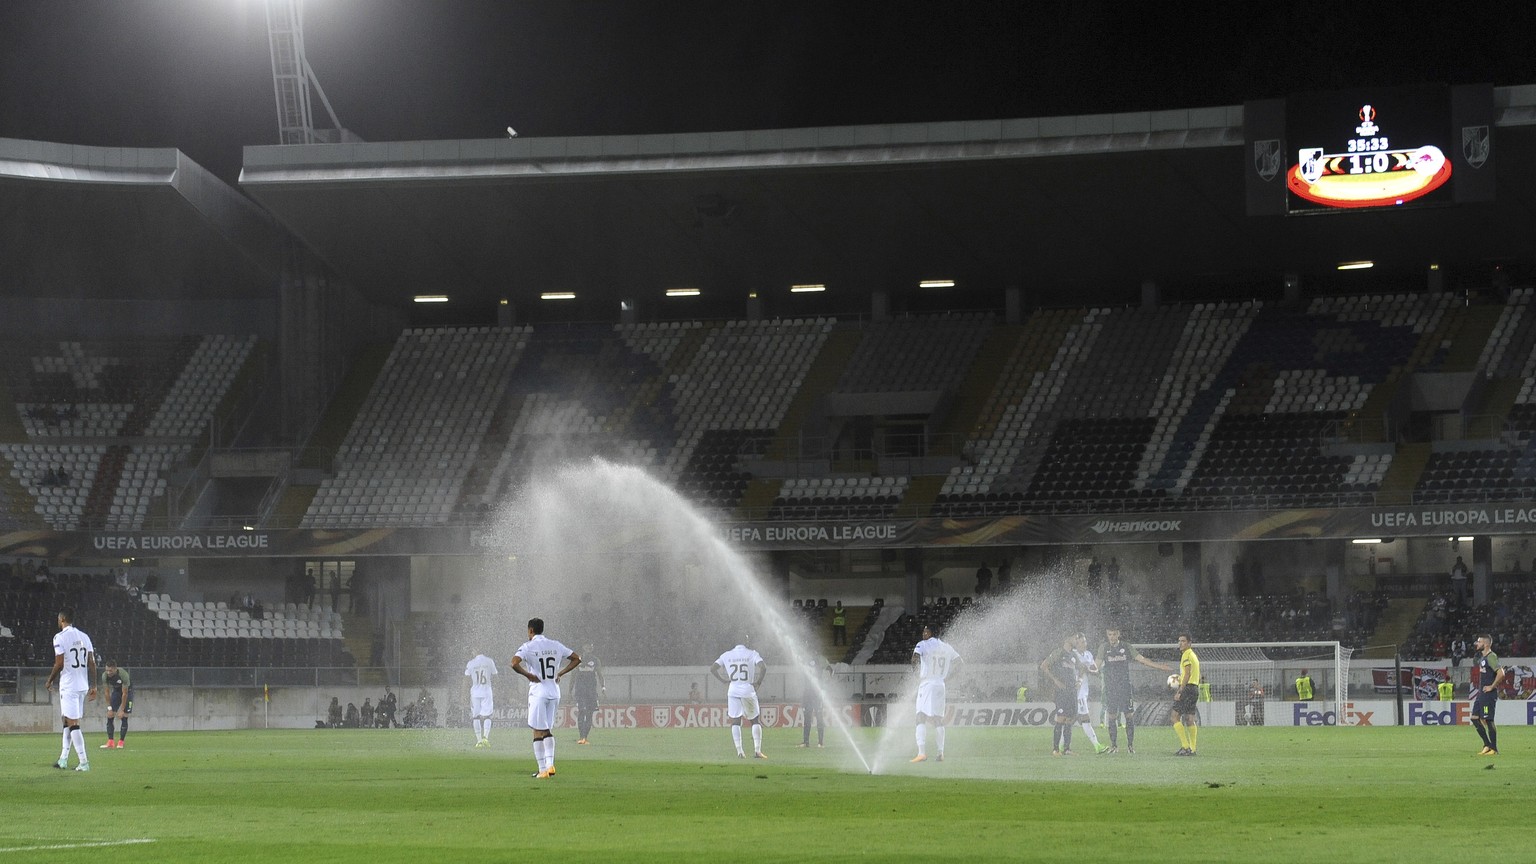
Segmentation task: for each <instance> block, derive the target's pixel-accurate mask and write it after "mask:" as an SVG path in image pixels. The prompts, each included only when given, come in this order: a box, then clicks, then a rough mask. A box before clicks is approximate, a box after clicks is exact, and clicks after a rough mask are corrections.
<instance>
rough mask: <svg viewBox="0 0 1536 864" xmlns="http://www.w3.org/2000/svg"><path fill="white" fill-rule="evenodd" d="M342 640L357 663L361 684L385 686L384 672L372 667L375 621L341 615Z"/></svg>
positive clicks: (350, 615) (356, 615)
mask: <svg viewBox="0 0 1536 864" xmlns="http://www.w3.org/2000/svg"><path fill="white" fill-rule="evenodd" d="M341 633H342V636H341V640H342V643H343V644H344V645H346V646H347V653H348V654H351V655H352V657H353V659H355V660H356V662H357V667H358V674H357V683H359V684H385V683H388V682H386V681H385V679H384V670H382V669H379V668H377V667H375V666H373V665H372V658H373V621H372V620H370V619H369V617H368V616H367V615H363V614H356V613H352V612H343V613H341Z"/></svg>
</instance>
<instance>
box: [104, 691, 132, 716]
mask: <svg viewBox="0 0 1536 864" xmlns="http://www.w3.org/2000/svg"><path fill="white" fill-rule="evenodd" d="M119 705H121V706H122V707H121V708H119V707H118V706H119ZM107 710H108V711H122V712H123V713H124V714H132V713H133V691H132V690H129V691H127V692H126V693H125V692H124V691H122V690H113V691H112V692H111V693H110V694H108V696H107Z"/></svg>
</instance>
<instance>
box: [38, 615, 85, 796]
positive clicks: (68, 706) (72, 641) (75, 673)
mask: <svg viewBox="0 0 1536 864" xmlns="http://www.w3.org/2000/svg"><path fill="white" fill-rule="evenodd" d="M74 618H75V613H74V610H72V609H61V610H59V632H58V635H56V636H54V637H53V671H52V672H49V673H48V681H47V683H46V686H47V688H48V689H49V690H52V689H53V686H54V684H55V683H57V684H58V687H59V713H60V714H61V715H63V718H64V747H63V750H61V751H60V752H59V761H57V762H55V763H53V765H54V767H55V768H68V767H69V748H70V746H71V745H73V746H74V748H75V752H76V753H78V754H79V756H80V761H79V763H78V764H76V765H75V770H76V771H89V770H91V758H90V756H88V755H87V754H86V752H85V734H84V733H82V732H81V731H80V718H81V717H83V716H85V703H87V702H90V701H91V700H93V699H95V698H96V648H95V646H93V645H92V644H91V637H89V636H87V635H85V633H84V632H82V631H80V630H76V629H75V626H74V624H73V623H72V622H73V621H74Z"/></svg>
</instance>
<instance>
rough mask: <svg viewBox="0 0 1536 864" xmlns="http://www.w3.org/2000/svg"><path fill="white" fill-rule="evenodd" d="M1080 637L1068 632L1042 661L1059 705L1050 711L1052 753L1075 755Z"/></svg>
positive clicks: (1041, 667)
mask: <svg viewBox="0 0 1536 864" xmlns="http://www.w3.org/2000/svg"><path fill="white" fill-rule="evenodd" d="M1076 643H1077V637H1076V636H1075V635H1074V636H1068V637H1067V638H1066V639H1065V640H1063V642H1062V646H1061V647H1060V648H1058V649H1056V650H1055V651H1053V652H1051V655H1050V656H1049V657H1047V658H1045V659H1044V660H1041V661H1040V671H1041V672H1043V673H1045V676H1046V677H1047V678H1050V679H1051V685H1052V686H1053V687H1055V688H1056V693H1055V698H1056V708H1055V710H1053V711H1052V712H1051V727H1052V728H1051V755H1052V756H1071V755H1072V721H1073V720H1074V719H1075V718H1076V716H1077V683H1078V676H1079V674H1080V670H1079V669H1078V659H1077V651H1076V650H1075V647H1074V646H1075V645H1076Z"/></svg>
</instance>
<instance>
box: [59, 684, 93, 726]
mask: <svg viewBox="0 0 1536 864" xmlns="http://www.w3.org/2000/svg"><path fill="white" fill-rule="evenodd" d="M88 692H90V691H88V690H60V691H59V716H60V717H67V718H68V719H70V720H79V719H80V718H81V717H84V716H85V694H86V693H88Z"/></svg>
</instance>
